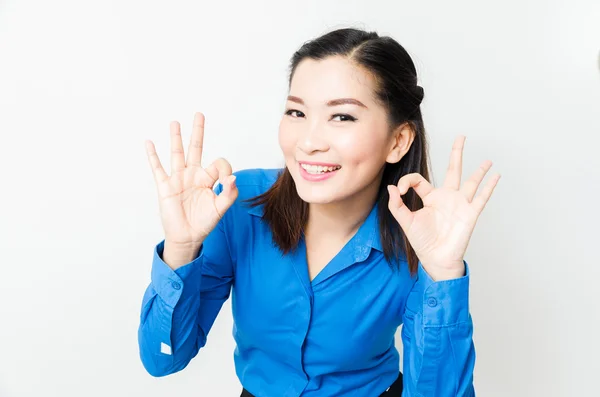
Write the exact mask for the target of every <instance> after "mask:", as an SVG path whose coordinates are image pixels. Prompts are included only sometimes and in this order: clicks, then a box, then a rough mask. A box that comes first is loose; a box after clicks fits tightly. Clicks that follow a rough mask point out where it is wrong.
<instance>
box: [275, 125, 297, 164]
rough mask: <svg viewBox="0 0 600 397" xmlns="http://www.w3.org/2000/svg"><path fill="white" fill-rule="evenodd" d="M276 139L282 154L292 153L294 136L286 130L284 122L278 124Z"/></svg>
mask: <svg viewBox="0 0 600 397" xmlns="http://www.w3.org/2000/svg"><path fill="white" fill-rule="evenodd" d="M278 139H279V147H280V148H281V151H282V152H283V154H284V155H286V156H288V155H290V154H293V150H294V146H295V142H294V136H293V134H291V133H290V131H288V129H287V128H286V126H285V123H284V122H281V123H280V124H279V134H278Z"/></svg>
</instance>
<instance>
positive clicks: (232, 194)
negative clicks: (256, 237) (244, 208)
mask: <svg viewBox="0 0 600 397" xmlns="http://www.w3.org/2000/svg"><path fill="white" fill-rule="evenodd" d="M237 197H238V189H237V186H236V184H235V175H229V176H228V177H227V178H226V179H225V181H224V182H223V191H222V192H221V194H219V195H218V196H217V198H216V199H215V207H216V208H217V212H218V213H219V215H220V216H221V217H223V215H224V214H225V212H226V211H227V210H228V209H229V207H231V205H232V204H233V203H234V202H235V200H236V199H237Z"/></svg>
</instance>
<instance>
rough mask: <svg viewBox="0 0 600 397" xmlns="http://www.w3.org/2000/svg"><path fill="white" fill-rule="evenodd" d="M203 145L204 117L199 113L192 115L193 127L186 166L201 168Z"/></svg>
mask: <svg viewBox="0 0 600 397" xmlns="http://www.w3.org/2000/svg"><path fill="white" fill-rule="evenodd" d="M203 144H204V115H203V114H202V113H200V112H196V114H194V126H193V127H192V138H191V139H190V145H189V147H188V153H187V160H186V162H185V163H186V165H187V166H188V167H189V166H198V167H201V166H202V146H203Z"/></svg>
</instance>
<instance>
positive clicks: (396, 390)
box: [240, 372, 402, 397]
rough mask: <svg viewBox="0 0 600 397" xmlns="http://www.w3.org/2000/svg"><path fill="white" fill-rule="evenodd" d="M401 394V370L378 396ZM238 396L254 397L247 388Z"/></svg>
mask: <svg viewBox="0 0 600 397" xmlns="http://www.w3.org/2000/svg"><path fill="white" fill-rule="evenodd" d="M401 396H402V372H400V373H399V374H398V378H397V379H396V380H395V381H394V383H392V385H391V386H390V387H389V389H387V390H386V391H384V392H383V393H381V394H380V395H379V397H401ZM240 397H254V395H252V394H251V393H250V392H249V391H248V390H246V389H244V390H242V394H241V395H240Z"/></svg>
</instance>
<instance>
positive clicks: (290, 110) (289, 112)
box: [285, 109, 303, 119]
mask: <svg viewBox="0 0 600 397" xmlns="http://www.w3.org/2000/svg"><path fill="white" fill-rule="evenodd" d="M292 112H298V113H300V114H303V113H302V112H301V111H299V110H296V109H288V110H286V111H285V114H286V115H288V116H291V115H292V114H291V113H292ZM294 118H295V119H297V118H298V117H295V116H294Z"/></svg>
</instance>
